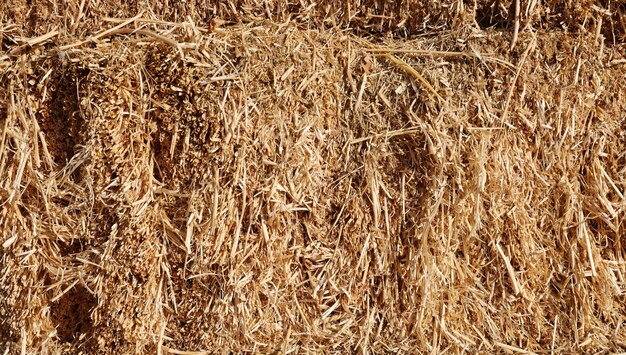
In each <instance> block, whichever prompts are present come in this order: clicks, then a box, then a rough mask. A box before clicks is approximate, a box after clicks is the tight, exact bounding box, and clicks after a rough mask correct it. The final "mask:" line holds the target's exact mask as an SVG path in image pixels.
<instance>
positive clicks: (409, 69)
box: [380, 53, 445, 101]
mask: <svg viewBox="0 0 626 355" xmlns="http://www.w3.org/2000/svg"><path fill="white" fill-rule="evenodd" d="M380 55H381V56H383V57H385V58H387V59H389V60H390V61H392V62H393V63H395V64H396V65H398V66H399V67H400V68H402V69H403V70H404V71H406V72H407V73H409V74H410V75H411V76H413V77H414V78H415V79H417V80H419V81H421V82H422V84H424V86H426V88H427V89H428V90H429V91H430V92H432V93H433V94H435V96H437V98H439V99H440V100H441V101H445V100H444V99H443V97H441V95H439V93H438V92H437V90H435V88H433V87H432V85H430V83H429V82H428V81H427V80H426V79H424V77H423V76H422V75H421V74H420V73H419V72H418V71H417V70H415V69H413V67H412V66H410V65H409V64H408V63H407V62H405V61H403V60H402V59H400V58H398V57H396V56H394V55H393V54H390V53H383V54H380Z"/></svg>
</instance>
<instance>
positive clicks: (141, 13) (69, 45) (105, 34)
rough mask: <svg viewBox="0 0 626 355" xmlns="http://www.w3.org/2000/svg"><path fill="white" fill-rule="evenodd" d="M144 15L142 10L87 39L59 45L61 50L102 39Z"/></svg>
mask: <svg viewBox="0 0 626 355" xmlns="http://www.w3.org/2000/svg"><path fill="white" fill-rule="evenodd" d="M142 15H143V11H142V12H140V13H139V14H137V16H135V17H132V18H129V19H128V20H126V21H124V22H122V23H120V24H119V25H117V26H115V27H112V28H109V29H108V30H105V31H102V32H100V33H98V34H97V35H95V36H93V37H90V38H87V39H85V40H82V41H79V42H75V43H72V44H67V45H64V46H61V47H59V50H66V49H70V48H74V47H79V46H82V45H83V44H86V43H90V42H95V41H97V40H98V39H100V38H102V37H104V36H107V35H109V34H110V33H112V32H114V31H116V30H119V29H121V28H122V27H125V26H126V25H129V24H131V23H133V22H135V20H137V19H139V18H141V16H142Z"/></svg>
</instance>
